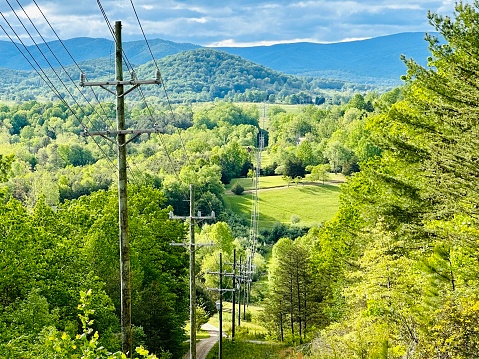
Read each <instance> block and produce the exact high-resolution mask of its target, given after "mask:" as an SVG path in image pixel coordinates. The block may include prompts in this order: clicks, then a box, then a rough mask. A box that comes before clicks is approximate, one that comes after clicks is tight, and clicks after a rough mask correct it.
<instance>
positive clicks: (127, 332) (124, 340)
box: [80, 21, 256, 359]
mask: <svg viewBox="0 0 479 359" xmlns="http://www.w3.org/2000/svg"><path fill="white" fill-rule="evenodd" d="M149 84H161V76H160V74H159V73H158V72H157V73H156V77H155V79H152V80H141V81H140V80H138V79H137V78H136V76H135V74H134V73H133V72H132V74H131V79H130V80H126V81H125V80H124V79H123V49H122V39H121V22H120V21H117V22H115V80H112V81H102V82H89V81H87V79H86V76H85V74H83V73H82V74H81V76H80V86H82V87H93V86H99V87H101V88H103V89H105V90H107V91H108V92H110V93H112V94H113V95H115V97H116V122H117V129H116V130H105V131H88V130H85V132H84V135H85V136H102V137H103V138H105V139H107V140H109V141H112V142H115V141H116V144H117V147H118V209H119V213H118V225H119V246H120V287H121V299H120V301H121V310H120V312H121V347H122V352H123V353H124V354H125V355H126V357H127V358H131V357H132V330H131V329H132V326H131V324H132V323H131V273H130V244H129V238H128V204H127V163H126V153H127V151H126V146H127V144H128V143H129V142H131V141H133V140H134V139H135V138H137V137H138V136H140V135H141V134H142V133H158V132H160V131H159V129H158V128H153V129H142V130H129V129H126V128H125V123H126V121H125V96H126V95H127V94H128V93H130V92H131V91H133V90H134V89H136V88H138V87H139V86H140V85H149ZM108 86H114V87H115V91H112V90H110V89H109V88H108ZM125 86H131V87H130V88H128V89H127V90H126V91H125ZM127 135H131V136H132V137H131V138H130V139H127V137H126V136H127ZM111 136H115V137H116V140H113V139H111ZM194 212H195V209H194V187H193V185H190V214H189V216H175V215H173V213H170V219H185V220H188V221H189V224H190V231H189V239H190V240H189V243H186V244H181V243H173V245H183V246H185V247H187V248H188V250H189V253H190V268H189V274H190V325H191V327H190V330H191V332H190V335H191V337H190V358H191V359H196V282H195V274H196V268H195V252H196V250H197V248H199V245H197V244H195V237H194V223H195V221H197V220H208V219H214V218H215V214H214V212H213V213H211V215H210V216H201V213H198V215H196V216H195V215H194ZM255 218H256V214H255ZM253 253H254V252H253ZM233 257H234V259H233V272H231V273H226V272H224V271H223V262H222V261H223V260H222V254H221V253H220V261H219V263H220V265H219V271H218V272H211V273H210V274H216V275H219V277H220V278H219V279H220V280H219V287H218V288H212V290H216V291H218V293H219V298H220V299H219V304H218V306H217V309H218V311H219V316H220V335H219V351H220V358H221V355H222V334H223V333H222V317H223V293H224V292H232V294H233V310H232V323H233V325H232V337H233V338H234V335H235V304H236V293H238V325H240V324H241V290H242V289H243V319H245V318H246V306H247V305H248V300H249V291H250V288H251V275H252V258H251V256H250V257H249V258H248V259H247V260H245V262H244V263H242V261H241V258H240V262H239V267H237V263H236V251H235V252H234V256H233ZM237 273H238V274H237ZM223 277H232V279H233V288H231V289H227V288H223Z"/></svg>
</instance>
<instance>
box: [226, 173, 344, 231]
mask: <svg viewBox="0 0 479 359" xmlns="http://www.w3.org/2000/svg"><path fill="white" fill-rule="evenodd" d="M235 181H236V180H233V181H232V183H234V182H235ZM239 181H240V183H241V184H242V185H243V187H245V189H247V190H249V189H250V188H251V183H252V181H251V179H240V180H239ZM339 192H340V189H339V185H338V184H337V183H333V184H332V183H326V184H324V185H323V184H319V183H316V184H298V185H296V184H294V183H292V184H289V186H287V185H286V183H285V182H284V181H283V180H282V179H281V177H278V176H274V177H264V178H261V180H260V190H259V191H258V196H259V205H258V208H259V227H260V228H261V229H269V228H271V227H272V226H273V224H274V223H275V222H282V223H285V224H291V223H292V219H294V220H295V221H297V220H298V218H299V222H297V223H296V224H297V225H300V226H313V225H317V224H320V223H322V222H324V221H327V220H330V219H331V218H333V216H334V215H335V214H336V212H337V210H338V207H339ZM225 203H226V206H227V207H228V208H229V209H231V210H232V211H233V212H235V213H237V214H239V215H241V216H243V217H244V218H246V219H249V218H250V217H251V211H252V193H251V192H249V191H246V192H244V193H243V194H242V195H240V196H238V195H234V194H232V193H231V192H229V191H227V194H226V195H225Z"/></svg>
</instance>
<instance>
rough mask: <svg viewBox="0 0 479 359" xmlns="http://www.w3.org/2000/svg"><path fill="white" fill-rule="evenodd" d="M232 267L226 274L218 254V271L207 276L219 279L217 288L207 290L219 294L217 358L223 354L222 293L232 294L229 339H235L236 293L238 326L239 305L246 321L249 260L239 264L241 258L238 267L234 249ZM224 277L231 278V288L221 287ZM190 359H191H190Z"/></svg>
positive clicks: (221, 258)
mask: <svg viewBox="0 0 479 359" xmlns="http://www.w3.org/2000/svg"><path fill="white" fill-rule="evenodd" d="M230 265H232V267H233V271H232V272H226V271H225V270H223V254H222V253H219V271H218V272H210V271H207V274H213V275H217V276H218V277H219V283H218V287H216V288H207V289H208V290H211V291H216V292H218V294H219V300H218V301H217V302H216V309H217V310H218V316H219V339H218V351H219V358H220V359H221V358H222V354H223V344H222V343H223V312H224V309H223V293H227V292H231V293H232V310H231V338H232V339H234V338H235V327H236V320H235V313H236V308H235V307H236V293H238V326H240V325H241V305H243V319H244V320H245V319H246V307H247V306H248V300H249V293H250V289H251V281H252V279H251V278H252V273H253V271H252V270H251V269H252V266H251V260H248V261H245V263H241V257H240V261H239V265H238V263H237V262H236V249H235V250H233V263H230ZM225 277H230V278H232V288H225V287H224V286H223V279H224V278H225ZM242 291H243V303H241V293H242ZM190 358H191V357H190Z"/></svg>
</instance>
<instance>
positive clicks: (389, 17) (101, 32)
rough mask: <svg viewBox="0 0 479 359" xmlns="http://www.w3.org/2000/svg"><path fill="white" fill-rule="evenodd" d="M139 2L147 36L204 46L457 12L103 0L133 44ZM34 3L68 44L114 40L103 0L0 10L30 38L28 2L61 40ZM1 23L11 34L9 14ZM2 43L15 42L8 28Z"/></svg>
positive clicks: (352, 3) (424, 6) (351, 35)
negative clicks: (25, 26) (79, 40)
mask: <svg viewBox="0 0 479 359" xmlns="http://www.w3.org/2000/svg"><path fill="white" fill-rule="evenodd" d="M132 1H133V4H134V6H135V8H136V11H137V13H138V16H139V18H140V20H141V24H142V26H143V29H144V30H145V32H146V34H147V37H148V38H150V39H153V38H161V39H165V40H170V41H174V42H189V43H193V44H197V45H203V46H252V45H269V44H275V43H288V42H298V41H309V42H320V43H330V42H340V41H349V40H355V39H364V38H370V37H376V36H382V35H388V34H395V33H399V32H409V31H421V32H426V31H433V28H432V27H431V26H430V25H429V23H428V21H427V12H428V10H431V11H433V12H436V13H440V14H443V15H451V14H452V12H453V9H454V1H452V0H444V1H439V0H437V1H434V0H377V1H373V0H329V1H327V0H297V1H264V0H234V1H233V0H191V1H190V0H164V1H160V0H100V4H101V7H102V8H103V9H104V11H105V13H106V15H107V17H108V19H109V20H110V21H111V22H114V21H116V20H121V21H122V23H123V39H124V40H126V41H128V40H139V39H141V38H142V35H141V31H140V28H139V25H138V22H137V20H136V17H135V15H134V11H133V7H132ZM35 2H36V4H38V6H39V7H40V9H41V11H42V12H43V14H44V15H45V16H46V18H47V19H48V20H49V21H50V23H51V24H52V26H53V28H54V29H55V31H56V32H57V33H58V34H59V36H60V37H61V38H62V39H69V38H73V37H80V36H87V37H105V38H109V37H110V36H109V30H108V27H107V25H106V22H105V20H104V18H103V15H102V13H101V11H100V7H99V5H98V2H97V0H35V1H33V0H0V11H1V12H2V15H3V16H5V18H6V19H7V20H8V23H10V24H11V25H12V26H14V28H15V29H16V31H17V32H18V33H19V34H24V32H25V31H24V30H23V28H22V27H21V26H20V24H19V22H18V20H17V19H16V17H15V14H14V12H13V11H12V9H11V8H13V9H14V10H16V11H17V14H18V16H20V17H21V18H24V19H25V18H26V16H25V15H24V13H23V11H22V10H21V8H20V5H19V4H21V5H22V7H23V8H24V9H25V11H26V12H27V13H28V15H29V16H30V17H31V18H32V20H33V22H34V23H35V24H36V26H37V28H38V29H39V30H40V33H41V34H42V35H43V36H44V37H46V38H47V39H48V40H50V39H54V36H53V34H52V31H51V30H49V27H48V26H47V25H46V23H45V20H44V18H43V16H42V13H41V12H40V11H39V10H38V8H37V5H36V4H35ZM465 2H469V3H472V0H470V1H465ZM26 21H27V22H28V20H26ZM0 25H2V26H3V27H4V28H5V29H6V30H7V31H8V32H10V33H12V30H10V29H9V27H8V25H7V23H6V21H5V19H4V18H3V17H2V16H0ZM31 33H32V34H34V33H35V32H34V31H32V32H31ZM0 40H8V38H7V37H6V36H5V33H4V31H3V30H1V29H0ZM0 56H1V55H0Z"/></svg>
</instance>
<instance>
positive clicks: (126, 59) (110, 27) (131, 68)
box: [97, 0, 179, 178]
mask: <svg viewBox="0 0 479 359" xmlns="http://www.w3.org/2000/svg"><path fill="white" fill-rule="evenodd" d="M97 4H98V7H99V8H100V11H101V13H102V15H103V18H104V19H105V22H106V23H107V26H108V28H109V29H110V32H111V34H112V36H113V38H114V39H115V36H114V34H115V31H114V29H113V27H112V26H111V23H110V21H109V19H108V15H107V14H106V11H105V9H104V8H103V6H102V4H101V1H100V0H97ZM132 5H133V3H132ZM133 8H134V5H133ZM135 14H137V13H136V10H135ZM137 19H138V21H139V18H138V16H137ZM140 27H141V29H142V31H143V27H142V26H141V24H140ZM143 35H144V33H143ZM145 39H146V37H145ZM115 41H116V40H115ZM117 46H118V44H117ZM148 46H149V45H148ZM150 51H151V48H150ZM151 54H152V53H151ZM122 55H123V59H124V60H125V64H126V66H127V68H128V71H129V72H130V75H131V77H132V79H134V78H135V77H136V75H135V71H134V69H133V66H132V64H131V62H130V61H129V59H128V57H127V56H126V53H125V51H124V49H122ZM156 69H157V77H161V75H160V71H159V68H158V66H156ZM160 83H163V81H161V82H160ZM139 92H140V96H141V97H142V100H143V103H144V104H145V107H146V108H147V110H148V112H149V114H150V117H151V119H150V120H151V121H152V122H153V112H152V111H151V109H150V106H149V104H148V102H147V101H146V97H145V95H144V93H143V91H142V89H141V88H139ZM159 138H160V143H161V145H162V146H163V149H164V151H165V154H166V156H167V159H168V161H169V162H170V164H171V168H172V170H173V172H174V173H175V175H176V177H177V178H179V173H178V171H177V164H175V163H174V162H173V160H172V158H171V156H170V153H169V151H168V148H167V146H166V144H165V143H164V141H163V138H162V135H161V134H159Z"/></svg>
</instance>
